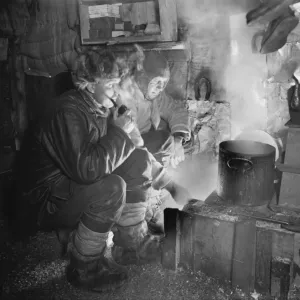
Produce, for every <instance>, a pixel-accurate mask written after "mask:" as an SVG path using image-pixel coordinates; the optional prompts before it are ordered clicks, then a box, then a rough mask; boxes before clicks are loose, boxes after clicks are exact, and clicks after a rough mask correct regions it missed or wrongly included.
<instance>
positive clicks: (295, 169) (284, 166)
mask: <svg viewBox="0 0 300 300" xmlns="http://www.w3.org/2000/svg"><path fill="white" fill-rule="evenodd" d="M276 167H277V169H278V170H279V171H281V172H286V173H293V174H300V167H294V166H292V165H287V164H280V163H277V164H276Z"/></svg>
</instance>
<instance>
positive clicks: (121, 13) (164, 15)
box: [78, 0, 178, 45]
mask: <svg viewBox="0 0 300 300" xmlns="http://www.w3.org/2000/svg"><path fill="white" fill-rule="evenodd" d="M78 1H79V13H80V31H81V42H82V44H83V45H86V44H115V43H140V42H172V41H173V42H174V41H177V27H178V26H177V9H176V0H120V1H115V0H113V1H111V0H78ZM157 4H158V14H157V13H156V9H154V8H155V7H156V5H157ZM138 24H140V25H138ZM145 24H146V26H148V28H150V27H151V26H152V28H157V31H156V32H152V33H151V30H150V31H148V32H147V27H146V28H145V30H143V28H142V27H143V26H145ZM136 26H137V27H136ZM140 26H142V27H141V28H140V29H141V30H137V31H135V29H134V28H139V27H140ZM153 26H154V27H153ZM118 35H122V36H118Z"/></svg>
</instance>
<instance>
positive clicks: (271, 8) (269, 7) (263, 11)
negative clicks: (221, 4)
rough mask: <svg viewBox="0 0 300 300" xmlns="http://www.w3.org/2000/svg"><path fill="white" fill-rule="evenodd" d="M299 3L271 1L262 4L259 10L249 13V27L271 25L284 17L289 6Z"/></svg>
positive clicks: (247, 17)
mask: <svg viewBox="0 0 300 300" xmlns="http://www.w3.org/2000/svg"><path fill="white" fill-rule="evenodd" d="M297 2H299V1H298V0H269V1H265V2H264V3H262V4H261V5H260V6H258V7H257V8H255V9H253V10H251V11H249V12H248V13H247V15H246V21H247V25H249V26H251V25H255V24H259V23H264V24H266V23H269V22H271V21H273V20H274V19H277V18H278V17H280V16H282V15H284V14H285V13H286V11H287V10H288V9H289V6H290V5H292V4H294V3H297Z"/></svg>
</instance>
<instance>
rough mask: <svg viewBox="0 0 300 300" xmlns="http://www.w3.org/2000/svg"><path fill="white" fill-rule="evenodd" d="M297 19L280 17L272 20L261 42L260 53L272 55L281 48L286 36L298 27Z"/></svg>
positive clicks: (290, 16) (291, 16)
mask: <svg viewBox="0 0 300 300" xmlns="http://www.w3.org/2000/svg"><path fill="white" fill-rule="evenodd" d="M298 23H299V19H298V18H297V17H295V16H294V15H289V16H282V17H279V18H277V19H275V20H273V21H272V22H271V23H270V24H269V25H268V28H267V31H266V33H265V34H264V37H263V39H262V42H261V49H260V53H262V54H267V53H272V52H275V51H277V50H279V49H280V48H282V47H283V46H284V45H285V44H286V42H287V38H288V35H289V34H290V33H291V31H292V30H293V29H295V27H296V26H297V25H298Z"/></svg>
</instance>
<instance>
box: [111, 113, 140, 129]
mask: <svg viewBox="0 0 300 300" xmlns="http://www.w3.org/2000/svg"><path fill="white" fill-rule="evenodd" d="M112 123H113V124H114V125H115V126H117V127H119V128H121V129H123V130H124V131H125V132H126V133H127V134H130V133H131V132H132V130H133V129H134V127H135V124H134V122H133V120H132V116H131V112H130V110H127V111H126V112H125V113H124V114H123V115H119V113H118V109H117V108H116V109H115V110H114V111H113V120H112Z"/></svg>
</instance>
